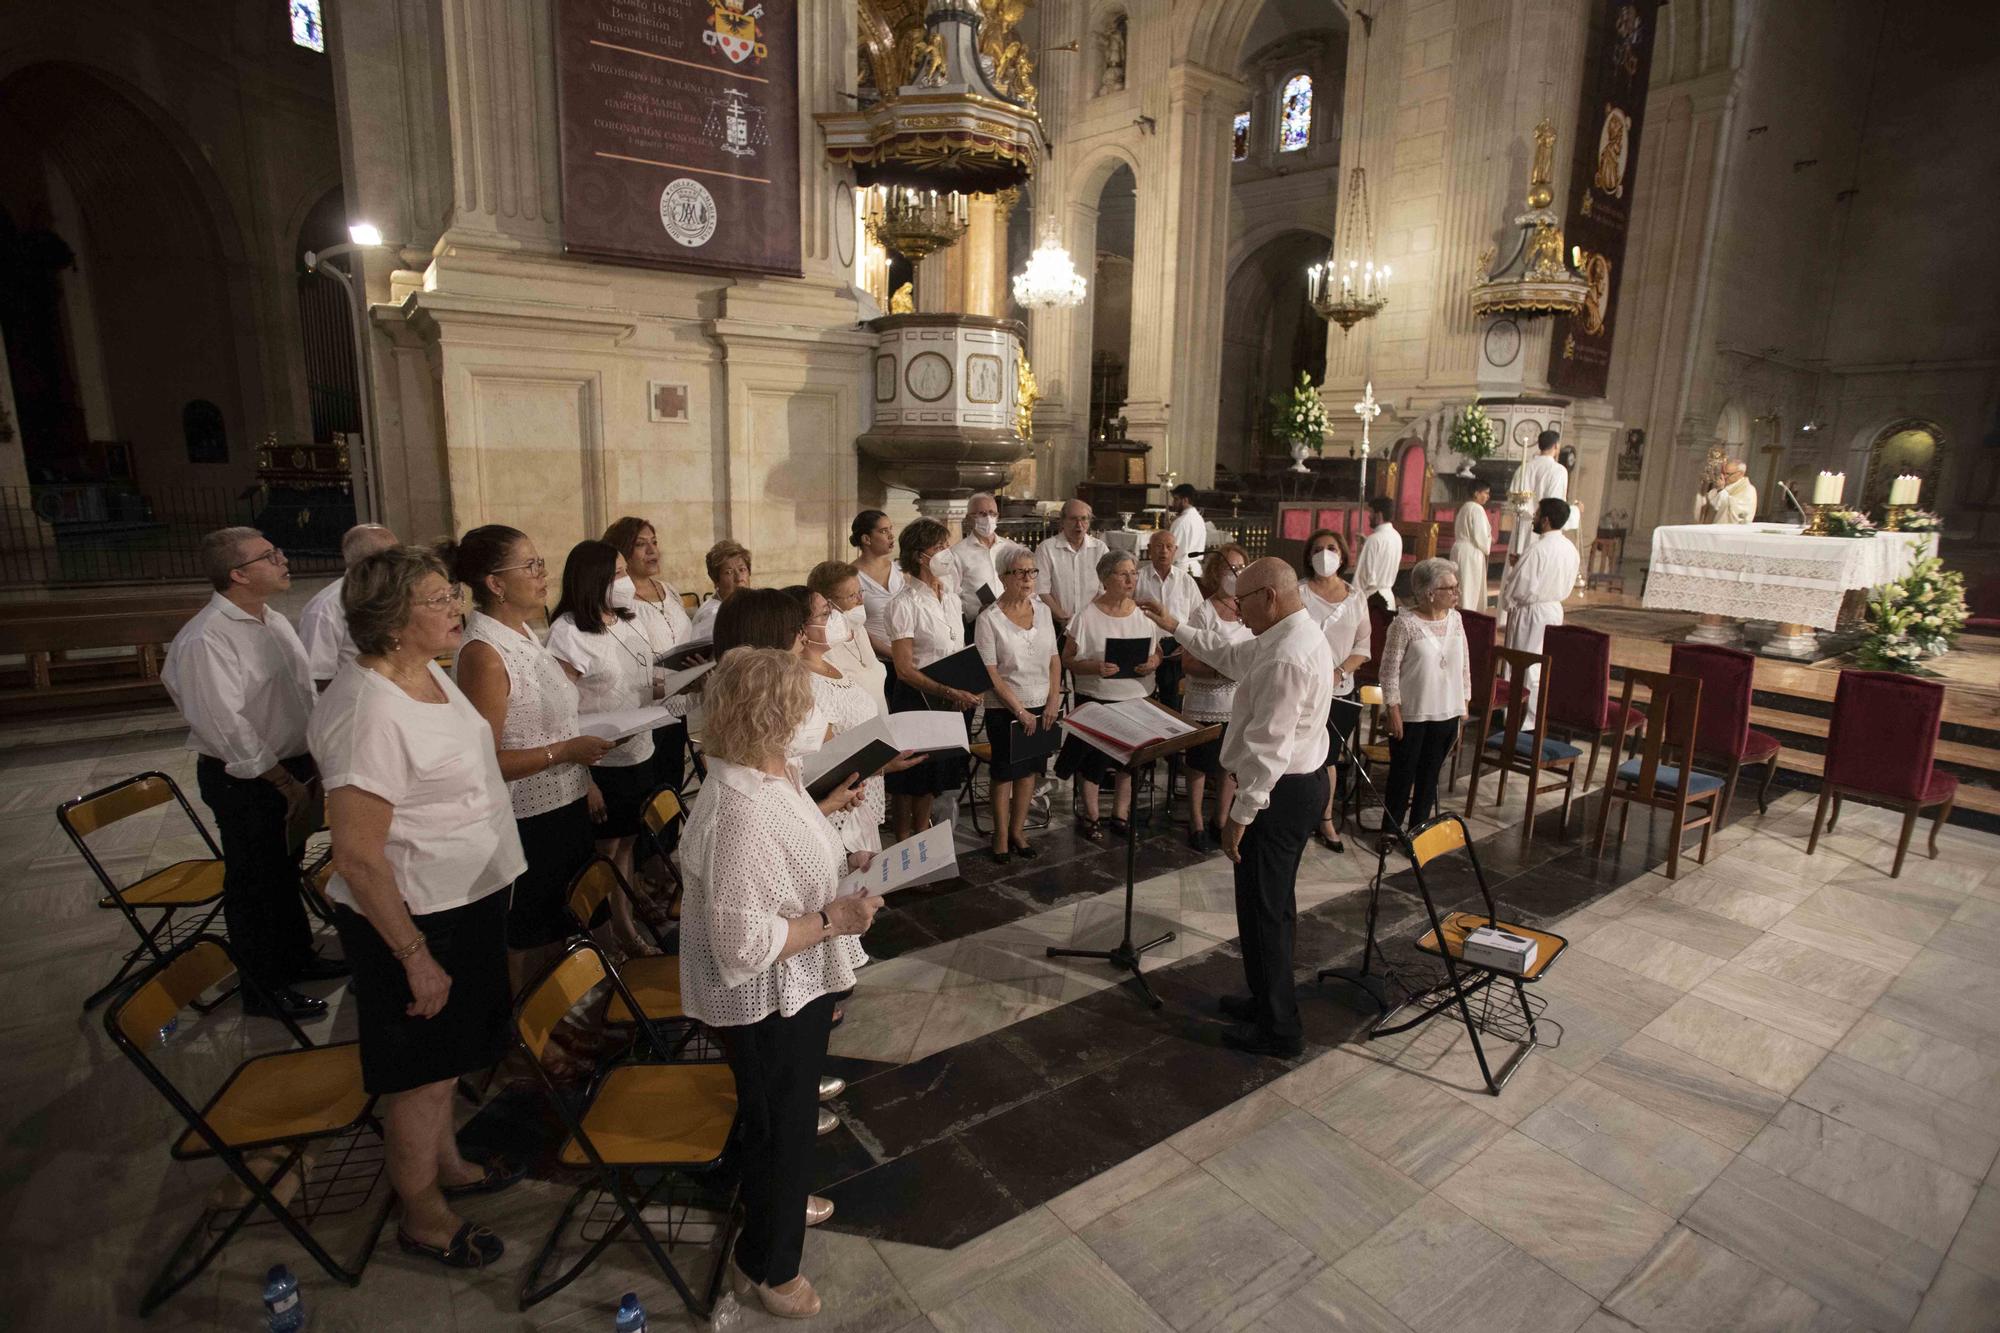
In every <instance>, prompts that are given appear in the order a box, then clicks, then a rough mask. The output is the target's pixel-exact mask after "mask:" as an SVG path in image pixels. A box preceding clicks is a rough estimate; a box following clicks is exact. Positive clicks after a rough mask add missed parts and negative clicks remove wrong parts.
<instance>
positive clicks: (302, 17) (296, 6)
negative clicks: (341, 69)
mask: <svg viewBox="0 0 2000 1333" xmlns="http://www.w3.org/2000/svg"><path fill="white" fill-rule="evenodd" d="M287 8H289V9H290V10H291V15H292V45H294V46H303V47H304V48H306V50H308V51H324V50H326V28H325V27H324V26H323V24H322V22H321V19H320V12H319V11H320V0H291V3H290V5H288V6H287Z"/></svg>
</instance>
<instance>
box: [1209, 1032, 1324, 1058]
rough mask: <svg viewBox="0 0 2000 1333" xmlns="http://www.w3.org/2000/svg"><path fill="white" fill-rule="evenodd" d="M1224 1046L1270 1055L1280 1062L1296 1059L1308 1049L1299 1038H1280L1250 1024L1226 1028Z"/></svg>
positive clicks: (1252, 1053) (1254, 1053) (1223, 1034)
mask: <svg viewBox="0 0 2000 1333" xmlns="http://www.w3.org/2000/svg"><path fill="white" fill-rule="evenodd" d="M1222 1044H1223V1045H1224V1046H1228V1047H1231V1048H1233V1049H1235V1050H1239V1051H1245V1052H1248V1053H1249V1054H1251V1055H1268V1056H1271V1057H1273V1058H1274V1059H1278V1060H1291V1059H1295V1058H1296V1057H1298V1056H1299V1055H1301V1054H1303V1053H1304V1052H1305V1049H1306V1044H1305V1041H1304V1040H1303V1039H1301V1038H1299V1037H1279V1036H1276V1035H1274V1034H1272V1033H1269V1032H1266V1031H1264V1029H1262V1028H1260V1027H1254V1026H1252V1025H1251V1024H1249V1023H1242V1024H1238V1025H1237V1026H1236V1027H1232V1028H1224V1029H1223V1030H1222Z"/></svg>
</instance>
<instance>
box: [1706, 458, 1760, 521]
mask: <svg viewBox="0 0 2000 1333" xmlns="http://www.w3.org/2000/svg"><path fill="white" fill-rule="evenodd" d="M1756 517H1757V488H1756V487H1755V486H1752V485H1751V484H1750V467H1749V464H1747V463H1745V462H1744V461H1743V460H1742V459H1740V458H1725V459H1723V460H1722V477H1721V479H1720V480H1718V481H1715V482H1712V483H1710V485H1709V486H1708V487H1707V489H1705V490H1703V491H1702V493H1701V494H1700V495H1699V496H1697V497H1695V502H1694V521H1695V522H1697V523H1748V522H1750V521H1751V520H1752V519H1754V518H1756Z"/></svg>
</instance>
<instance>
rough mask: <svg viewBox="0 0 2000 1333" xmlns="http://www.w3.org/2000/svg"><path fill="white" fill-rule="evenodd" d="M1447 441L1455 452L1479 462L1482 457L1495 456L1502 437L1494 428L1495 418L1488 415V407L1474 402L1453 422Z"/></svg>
mask: <svg viewBox="0 0 2000 1333" xmlns="http://www.w3.org/2000/svg"><path fill="white" fill-rule="evenodd" d="M1445 443H1447V444H1449V445H1450V446H1451V447H1452V449H1453V451H1454V452H1456V453H1459V454H1461V455H1463V456H1464V457H1466V458H1468V459H1470V460H1472V461H1473V462H1478V461H1479V460H1480V459H1482V458H1491V457H1493V455H1494V453H1495V452H1497V451H1498V450H1499V448H1500V437H1499V434H1498V433H1497V432H1496V431H1495V430H1494V429H1493V420H1492V418H1491V417H1489V416H1487V415H1486V409H1485V408H1483V407H1481V406H1480V405H1479V404H1478V403H1474V404H1473V405H1472V406H1471V407H1468V408H1466V409H1465V410H1464V411H1463V412H1460V413H1459V414H1458V418H1457V419H1456V420H1455V421H1453V422H1452V423H1451V434H1450V436H1448V437H1447V438H1446V440H1445Z"/></svg>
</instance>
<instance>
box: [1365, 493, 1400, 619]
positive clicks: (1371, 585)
mask: <svg viewBox="0 0 2000 1333" xmlns="http://www.w3.org/2000/svg"><path fill="white" fill-rule="evenodd" d="M1393 512H1395V511H1394V509H1393V508H1392V507H1391V506H1390V504H1389V499H1388V497H1387V496H1384V495H1378V496H1376V497H1375V498H1374V499H1372V500H1370V501H1369V502H1368V521H1369V522H1370V523H1371V524H1373V525H1374V526H1373V528H1372V529H1371V530H1370V531H1369V533H1368V536H1367V537H1366V538H1365V539H1364V540H1363V541H1362V543H1361V554H1360V555H1358V556H1356V557H1355V560H1354V586H1355V587H1357V588H1359V589H1361V595H1362V596H1364V597H1379V598H1381V599H1382V603H1383V605H1385V606H1387V607H1388V608H1389V611H1390V613H1391V614H1394V612H1395V610H1396V575H1397V574H1399V573H1401V572H1402V568H1403V534H1402V533H1400V532H1398V531H1396V525H1395V523H1394V522H1393V521H1391V519H1390V517H1389V516H1390V514H1392V513H1393Z"/></svg>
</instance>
